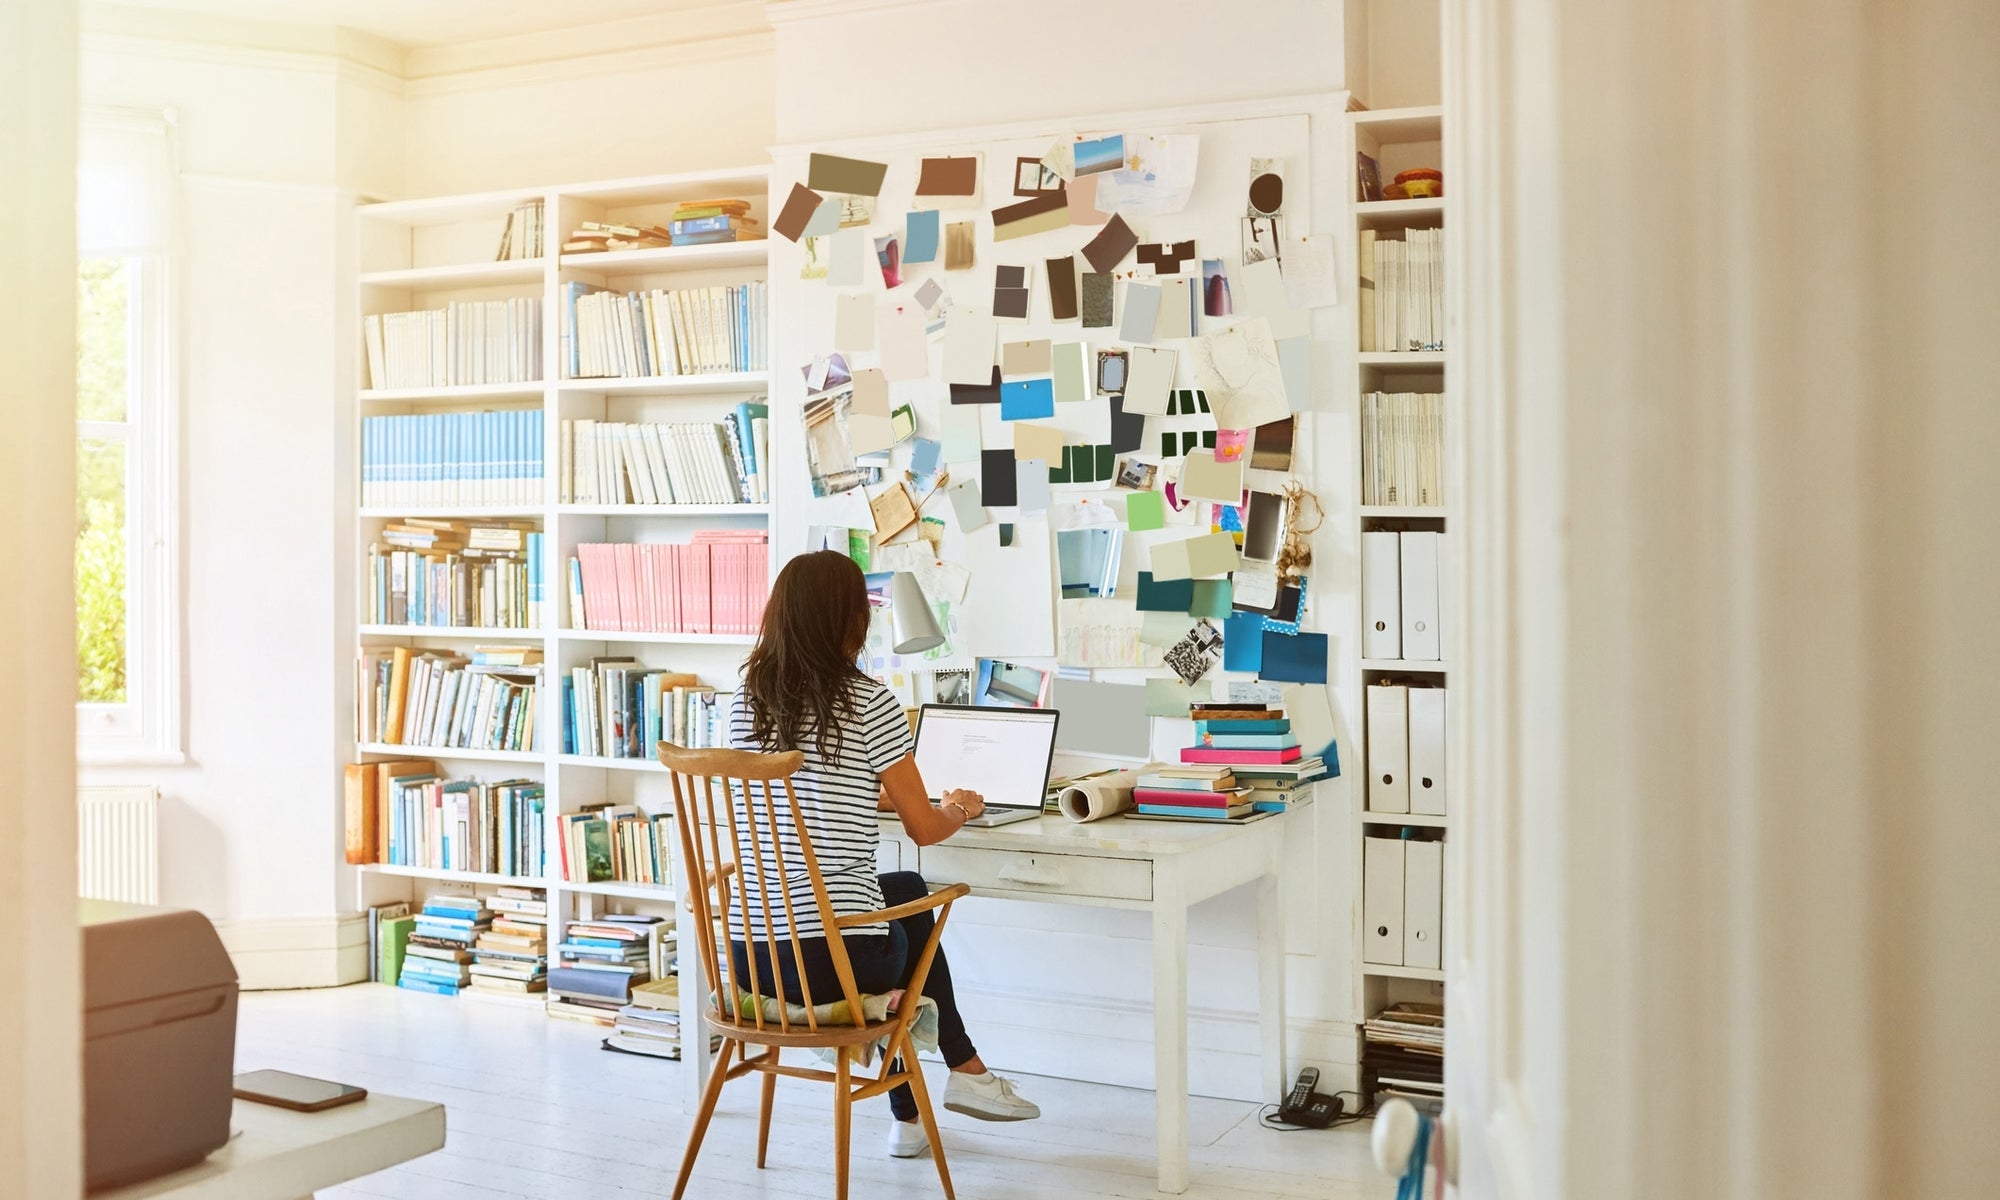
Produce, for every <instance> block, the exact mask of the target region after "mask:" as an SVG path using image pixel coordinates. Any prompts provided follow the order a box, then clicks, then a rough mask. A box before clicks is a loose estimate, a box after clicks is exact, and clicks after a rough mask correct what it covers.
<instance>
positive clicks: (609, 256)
mask: <svg viewBox="0 0 2000 1200" xmlns="http://www.w3.org/2000/svg"><path fill="white" fill-rule="evenodd" d="M768 253H769V251H768V250H767V249H766V248H765V246H764V243H763V242H762V241H761V240H760V241H754V242H717V243H715V244H714V245H709V246H661V247H658V248H656V249H648V250H604V251H599V252H598V253H595V254H565V255H563V256H562V269H563V270H565V271H582V272H588V273H590V274H593V275H602V276H604V277H605V278H607V279H617V278H622V277H625V276H630V275H662V274H665V273H667V272H669V271H712V270H715V269H717V268H719V267H761V266H763V265H764V260H765V258H766V256H767V255H768Z"/></svg>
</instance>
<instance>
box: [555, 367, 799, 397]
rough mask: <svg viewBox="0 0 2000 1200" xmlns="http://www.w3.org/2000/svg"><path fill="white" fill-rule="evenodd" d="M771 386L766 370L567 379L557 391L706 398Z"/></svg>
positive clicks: (573, 393) (566, 392) (571, 393)
mask: <svg viewBox="0 0 2000 1200" xmlns="http://www.w3.org/2000/svg"><path fill="white" fill-rule="evenodd" d="M770 386H771V376H770V374H769V372H765V371H716V372H713V373H710V374H706V375H652V376H648V377H646V378H643V379H565V380H563V381H562V382H561V383H559V384H557V385H556V390H557V391H559V392H562V393H563V394H565V395H606V396H610V395H632V394H640V393H643V394H647V395H655V394H666V395H682V394H689V395H704V394H710V393H714V394H721V393H725V392H761V391H764V390H765V389H767V388H769V387H770Z"/></svg>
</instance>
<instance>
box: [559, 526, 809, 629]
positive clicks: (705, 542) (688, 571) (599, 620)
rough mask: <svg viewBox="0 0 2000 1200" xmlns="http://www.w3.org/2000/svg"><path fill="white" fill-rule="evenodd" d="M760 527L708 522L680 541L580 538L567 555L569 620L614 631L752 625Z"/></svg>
mask: <svg viewBox="0 0 2000 1200" xmlns="http://www.w3.org/2000/svg"><path fill="white" fill-rule="evenodd" d="M768 542H769V538H768V534H767V533H766V532H765V531H764V530H761V529H743V530H737V529H708V530H702V531H701V532H699V533H696V534H695V535H694V537H693V539H692V540H690V541H687V542H657V543H642V544H637V545H635V544H633V543H629V542H586V543H583V544H581V545H579V546H577V548H576V557H575V558H573V559H571V560H570V585H571V586H570V602H571V604H572V605H574V604H576V603H577V602H578V601H579V600H581V602H582V605H583V611H582V613H581V614H580V616H581V619H578V617H579V614H577V613H575V612H574V611H572V613H571V624H572V626H574V627H578V628H583V629H591V630H604V631H606V632H619V633H739V634H744V633H756V632H757V627H758V625H759V623H760V622H761V621H762V620H763V616H764V598H765V596H766V595H768V594H769V592H770V588H771V581H770V555H769V545H768Z"/></svg>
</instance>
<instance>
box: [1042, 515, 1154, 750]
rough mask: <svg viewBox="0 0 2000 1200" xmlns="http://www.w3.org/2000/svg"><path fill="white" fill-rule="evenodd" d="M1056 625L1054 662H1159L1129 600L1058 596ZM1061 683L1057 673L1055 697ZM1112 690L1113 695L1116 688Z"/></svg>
mask: <svg viewBox="0 0 2000 1200" xmlns="http://www.w3.org/2000/svg"><path fill="white" fill-rule="evenodd" d="M1058 536H1060V535H1058ZM1056 626H1057V629H1058V631H1059V633H1060V636H1061V639H1062V640H1061V644H1060V646H1059V647H1058V649H1057V650H1056V662H1057V663H1059V664H1061V665H1062V666H1065V667H1089V668H1105V667H1135V668H1136V667H1157V666H1159V665H1160V661H1161V656H1160V651H1159V649H1158V648H1157V647H1155V646H1154V645H1153V644H1151V643H1149V642H1147V641H1145V640H1144V638H1143V637H1142V636H1141V630H1143V629H1144V628H1145V614H1144V613H1140V612H1136V611H1134V610H1133V608H1132V606H1131V605H1130V604H1129V603H1124V602H1121V601H1118V600H1104V599H1085V600H1058V601H1056ZM1063 684H1064V680H1063V677H1062V676H1058V677H1057V678H1056V681H1055V686H1056V691H1057V695H1058V697H1060V696H1061V694H1062V689H1063ZM1085 686H1086V687H1094V688H1095V689H1096V690H1097V694H1099V695H1104V694H1105V692H1106V690H1107V689H1112V688H1114V687H1115V685H1109V684H1095V685H1085ZM1118 690H1125V689H1118ZM1129 690H1130V691H1131V692H1132V693H1133V694H1134V695H1135V698H1136V697H1138V696H1139V695H1140V689H1138V688H1136V687H1134V688H1130V689H1129ZM1112 694H1113V695H1116V691H1113V692H1112ZM1059 702H1060V701H1059ZM1064 715H1065V716H1066V717H1067V716H1068V715H1069V711H1068V710H1064ZM1079 716H1080V715H1079ZM1148 724H1150V722H1148ZM1133 749H1134V753H1135V754H1144V753H1145V751H1144V750H1143V749H1141V748H1139V747H1136V746H1135V747H1134V748H1133Z"/></svg>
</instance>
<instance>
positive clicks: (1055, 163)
mask: <svg viewBox="0 0 2000 1200" xmlns="http://www.w3.org/2000/svg"><path fill="white" fill-rule="evenodd" d="M1042 166H1043V167H1045V168H1047V170H1048V172H1049V174H1051V175H1053V176H1055V177H1056V178H1057V179H1060V180H1062V181H1064V182H1065V183H1067V182H1068V181H1070V180H1072V179H1075V178H1076V150H1075V147H1074V145H1073V144H1072V143H1071V141H1070V139H1068V138H1057V139H1056V140H1055V141H1054V142H1053V143H1051V144H1050V146H1049V149H1048V153H1046V154H1044V155H1042Z"/></svg>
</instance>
